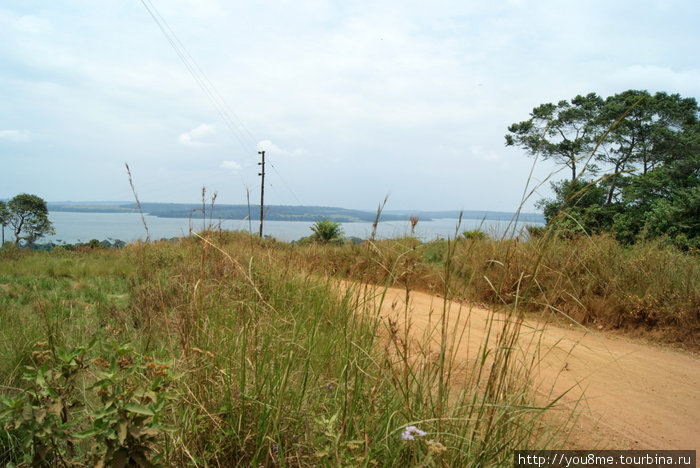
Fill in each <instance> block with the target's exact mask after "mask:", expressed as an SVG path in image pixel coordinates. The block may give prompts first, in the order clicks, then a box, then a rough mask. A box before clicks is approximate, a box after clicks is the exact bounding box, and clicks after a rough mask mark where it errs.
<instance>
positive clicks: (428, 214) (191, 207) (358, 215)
mask: <svg viewBox="0 0 700 468" xmlns="http://www.w3.org/2000/svg"><path fill="white" fill-rule="evenodd" d="M47 205H48V209H49V212H52V211H53V212H70V213H134V212H138V207H137V205H136V203H133V202H130V203H127V202H49V203H48V204H47ZM141 209H142V210H143V213H144V214H148V215H151V216H155V217H158V218H189V217H192V218H193V219H196V218H200V217H201V216H202V205H201V204H194V203H151V202H148V203H142V204H141ZM205 210H206V216H207V218H212V219H250V220H253V221H254V220H260V205H250V206H248V205H225V204H218V205H214V207H213V211H210V210H211V206H210V205H205ZM460 214H461V216H462V218H463V219H478V220H491V221H510V220H512V219H513V218H514V216H515V213H511V212H502V211H483V210H479V211H474V210H470V211H462V212H460V211H458V210H449V211H421V210H415V211H411V210H386V211H384V212H382V214H381V217H380V219H381V220H382V221H405V220H408V218H409V217H410V216H417V217H418V218H419V219H420V220H422V221H432V220H434V219H457V218H459V217H460ZM376 215H377V214H376V212H372V211H363V210H351V209H347V208H338V207H327V206H288V205H270V206H268V207H266V210H265V214H264V218H265V219H266V220H269V221H316V220H319V219H326V218H327V219H331V220H333V221H336V222H341V223H352V222H373V221H374V219H375V217H376ZM518 220H519V221H521V222H535V223H544V216H543V215H542V214H540V213H520V214H519V216H518Z"/></svg>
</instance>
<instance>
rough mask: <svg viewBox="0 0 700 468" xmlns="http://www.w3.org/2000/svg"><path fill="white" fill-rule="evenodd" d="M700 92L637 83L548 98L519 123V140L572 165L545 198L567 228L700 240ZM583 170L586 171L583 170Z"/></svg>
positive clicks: (511, 140)
mask: <svg viewBox="0 0 700 468" xmlns="http://www.w3.org/2000/svg"><path fill="white" fill-rule="evenodd" d="M699 111H700V108H698V103H697V101H696V100H695V98H683V97H681V96H680V95H679V94H667V93H656V94H654V95H651V94H650V93H648V92H647V91H638V90H629V91H625V92H623V93H620V94H616V95H614V96H610V97H608V98H606V99H602V98H600V97H598V96H597V95H596V94H594V93H591V94H588V95H586V96H576V97H575V98H574V99H572V100H571V102H567V101H561V102H559V103H558V104H557V105H554V104H543V105H540V106H538V107H536V108H535V109H533V111H532V113H531V114H530V119H529V120H526V121H524V122H520V123H517V124H513V125H511V126H510V127H509V128H508V132H509V133H508V134H507V135H506V145H507V146H519V147H522V148H523V149H525V150H526V151H527V153H528V154H529V155H531V156H541V157H543V158H544V159H551V160H554V161H555V162H557V163H558V164H561V165H564V166H566V167H568V168H569V169H571V177H570V178H569V179H568V180H565V181H560V182H555V183H553V184H552V186H553V189H554V193H555V198H554V199H552V200H542V201H541V202H540V204H539V206H540V207H541V208H543V210H544V214H545V218H546V219H547V222H548V223H552V222H557V223H558V224H559V227H560V228H562V229H563V230H564V231H566V232H572V231H574V232H575V231H585V232H589V233H590V232H600V231H609V232H613V233H614V234H615V235H616V236H617V238H618V239H619V240H620V241H622V242H625V243H632V242H635V241H636V240H639V239H640V238H656V237H662V236H666V237H668V238H670V239H671V240H673V242H674V243H676V244H677V245H679V246H681V247H683V248H688V247H696V248H697V247H700V240H699V239H700V123H699V121H698V113H699ZM577 170H578V172H577Z"/></svg>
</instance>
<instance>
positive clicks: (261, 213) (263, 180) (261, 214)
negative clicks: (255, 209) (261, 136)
mask: <svg viewBox="0 0 700 468" xmlns="http://www.w3.org/2000/svg"><path fill="white" fill-rule="evenodd" d="M258 154H259V155H261V156H262V162H259V163H258V166H261V168H262V169H261V172H258V175H259V176H260V177H261V180H260V238H262V236H263V202H264V197H265V151H258Z"/></svg>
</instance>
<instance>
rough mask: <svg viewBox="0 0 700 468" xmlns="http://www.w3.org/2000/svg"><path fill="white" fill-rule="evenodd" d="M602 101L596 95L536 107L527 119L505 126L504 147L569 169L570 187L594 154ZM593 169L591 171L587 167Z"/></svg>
mask: <svg viewBox="0 0 700 468" xmlns="http://www.w3.org/2000/svg"><path fill="white" fill-rule="evenodd" d="M603 104H604V101H603V99H602V98H601V97H599V96H598V95H597V94H595V93H590V94H588V95H586V96H581V95H579V96H576V97H575V98H573V99H572V100H571V101H570V102H569V101H559V103H557V104H552V103H547V104H542V105H540V106H537V107H535V108H534V109H533V110H532V112H531V113H530V119H528V120H525V121H523V122H520V123H514V124H513V125H511V126H510V127H508V134H506V136H505V138H506V146H519V147H521V148H524V149H525V150H527V152H528V154H529V155H530V156H542V157H543V158H544V159H551V160H553V161H554V162H556V163H558V164H563V165H565V166H568V167H569V169H571V178H570V181H571V184H572V185H574V182H575V181H576V178H577V177H579V176H580V174H579V172H578V171H580V170H581V169H582V167H580V165H579V163H580V162H582V161H587V160H588V157H589V156H592V155H593V152H594V150H595V148H596V143H597V139H598V138H599V136H600V134H601V131H600V128H599V124H600V122H599V119H598V116H599V114H600V109H601V107H602V106H603ZM590 169H593V168H590Z"/></svg>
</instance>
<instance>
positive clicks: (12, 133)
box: [0, 130, 29, 141]
mask: <svg viewBox="0 0 700 468" xmlns="http://www.w3.org/2000/svg"><path fill="white" fill-rule="evenodd" d="M0 140H9V141H27V140H29V132H28V131H26V130H21V131H20V130H0Z"/></svg>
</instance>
